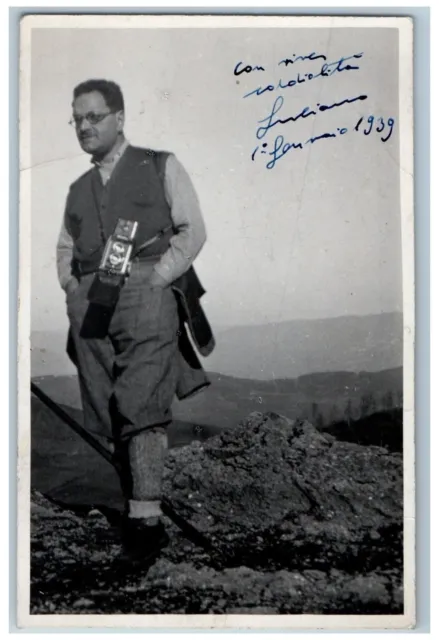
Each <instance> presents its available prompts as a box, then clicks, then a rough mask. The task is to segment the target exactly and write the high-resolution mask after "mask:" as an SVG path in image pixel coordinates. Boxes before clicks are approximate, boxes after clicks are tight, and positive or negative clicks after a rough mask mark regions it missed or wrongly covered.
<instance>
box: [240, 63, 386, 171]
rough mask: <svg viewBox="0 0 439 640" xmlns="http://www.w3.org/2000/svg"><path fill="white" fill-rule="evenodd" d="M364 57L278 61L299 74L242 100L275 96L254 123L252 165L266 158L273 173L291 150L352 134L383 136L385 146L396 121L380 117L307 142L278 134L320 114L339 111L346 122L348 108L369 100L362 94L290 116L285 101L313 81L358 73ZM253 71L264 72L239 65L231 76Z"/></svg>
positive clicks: (364, 119) (367, 118) (261, 87)
mask: <svg viewBox="0 0 439 640" xmlns="http://www.w3.org/2000/svg"><path fill="white" fill-rule="evenodd" d="M363 56H364V53H363V52H360V53H354V54H351V55H348V56H341V57H340V58H338V59H337V60H333V61H329V62H328V59H327V56H326V55H325V54H323V53H317V52H315V51H313V52H311V53H307V54H305V55H296V54H295V53H293V54H292V55H291V57H285V58H283V59H282V60H280V61H279V62H278V64H277V66H278V67H284V68H290V67H291V66H292V65H293V67H294V69H293V70H294V72H295V69H296V67H297V68H300V70H298V71H297V73H296V72H295V75H294V76H293V77H290V78H289V79H286V78H280V79H279V80H278V81H277V83H270V84H261V85H259V86H257V87H255V88H254V89H252V90H251V91H249V92H247V93H246V94H245V95H244V96H243V98H244V99H248V98H250V97H253V98H255V97H256V98H257V97H259V96H262V95H264V94H266V93H271V92H277V93H278V95H277V97H276V99H275V100H274V102H273V104H272V106H271V108H270V111H269V113H268V115H266V116H265V117H263V118H261V119H259V120H257V121H256V123H255V124H256V131H255V133H256V139H257V141H258V144H257V145H256V147H255V148H254V150H253V152H252V154H251V160H252V161H253V162H255V161H256V159H257V158H258V157H259V156H265V160H266V164H265V167H266V168H267V169H273V168H274V167H275V166H276V165H277V163H278V162H279V160H280V159H281V158H283V157H284V156H285V155H287V154H288V153H289V152H290V151H292V150H302V149H304V148H306V146H307V145H313V144H315V143H316V142H321V141H324V140H335V139H337V138H340V137H342V136H345V135H346V134H352V133H355V134H356V135H361V134H362V135H365V136H369V135H370V134H371V133H372V132H374V133H376V134H382V135H380V140H381V142H383V143H385V142H387V141H388V140H389V139H390V137H391V135H392V133H393V129H394V126H395V119H394V118H392V117H387V118H384V117H383V116H381V115H380V116H375V115H363V116H361V117H360V118H359V119H358V120H357V122H356V123H355V122H354V123H352V120H351V121H350V122H349V120H347V121H346V120H345V122H344V123H343V126H339V127H336V128H335V129H333V130H331V131H323V132H322V133H318V134H316V135H314V136H312V137H310V138H308V139H306V140H295V141H288V140H286V139H285V135H286V134H284V133H283V132H282V133H281V131H280V129H281V127H282V128H283V127H284V126H285V125H289V126H288V131H289V130H290V129H292V128H293V126H294V125H295V124H296V123H297V122H298V121H301V120H306V119H307V118H312V119H314V118H319V119H321V118H322V115H321V114H324V113H325V112H328V111H332V110H337V111H338V110H339V109H340V115H342V114H343V115H344V117H345V118H348V117H349V107H350V106H351V105H352V104H354V103H358V104H360V103H362V102H365V101H367V99H368V96H367V95H366V94H365V93H359V94H358V95H353V96H352V95H351V96H340V98H339V99H338V100H335V101H331V102H328V103H326V102H323V100H322V101H321V102H318V103H316V104H314V105H309V104H308V105H306V104H305V105H304V106H303V107H302V108H301V109H297V108H296V109H295V110H294V112H293V113H291V112H290V113H288V110H287V107H285V97H287V96H288V95H290V90H291V88H293V87H296V91H297V92H298V91H302V90H300V89H299V87H300V85H304V84H306V83H307V82H310V81H312V80H317V79H318V78H324V79H327V78H331V77H333V76H335V75H337V74H340V73H343V72H357V71H359V70H360V64H359V61H360V60H361V59H362V58H363ZM311 63H314V65H316V64H317V65H318V66H317V67H316V68H314V69H313V70H311V68H304V65H305V64H306V65H310V64H311ZM255 71H257V72H259V73H260V72H265V68H264V67H262V66H260V65H252V64H244V63H243V62H239V63H238V64H237V65H236V66H235V68H234V75H235V76H236V75H241V74H243V73H246V74H253V73H254V72H255ZM287 90H288V91H287ZM297 95H299V94H297ZM296 98H297V96H296ZM357 117H358V116H357ZM340 124H342V123H340ZM273 132H274V133H275V134H276V137H275V138H274V139H271V140H270V137H271V134H272V133H273ZM262 141H263V142H262Z"/></svg>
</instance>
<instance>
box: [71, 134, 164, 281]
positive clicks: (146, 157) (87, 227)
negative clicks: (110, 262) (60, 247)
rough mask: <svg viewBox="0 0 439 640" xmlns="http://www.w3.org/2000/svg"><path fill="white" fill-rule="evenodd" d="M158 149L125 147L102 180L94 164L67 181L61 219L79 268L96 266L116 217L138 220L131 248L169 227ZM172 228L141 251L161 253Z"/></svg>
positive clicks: (84, 269)
mask: <svg viewBox="0 0 439 640" xmlns="http://www.w3.org/2000/svg"><path fill="white" fill-rule="evenodd" d="M156 155H157V154H156V153H155V152H154V151H151V150H149V149H141V148H138V147H131V146H129V147H127V149H126V150H125V152H124V154H123V155H122V157H121V158H120V160H119V162H118V163H117V165H116V167H115V168H114V171H113V173H112V175H111V179H110V180H109V181H108V183H107V185H106V186H104V185H103V183H102V180H101V177H100V175H99V170H98V168H97V167H95V168H93V169H91V170H90V171H88V172H87V173H85V174H84V175H82V176H81V177H80V178H79V179H78V180H76V182H74V183H73V184H72V185H71V187H70V192H69V195H68V198H67V205H66V216H65V224H66V228H67V230H68V231H69V233H70V235H71V236H72V238H73V241H74V249H73V260H74V263H75V264H76V265H79V268H80V270H81V271H84V272H86V271H90V270H93V269H96V268H97V267H98V265H99V262H100V260H101V257H102V253H103V250H104V247H105V243H106V241H107V239H108V237H109V236H110V235H111V233H112V232H113V231H114V228H115V226H116V223H117V220H118V218H126V219H128V220H136V221H137V222H138V223H139V226H138V229H137V235H136V240H135V245H134V252H136V248H137V247H139V246H140V245H141V244H143V243H144V242H146V241H147V240H149V239H150V238H152V237H154V236H155V235H156V234H157V233H158V232H159V231H162V230H163V229H166V227H169V226H171V227H172V218H171V212H170V209H169V206H168V203H167V202H166V199H165V194H164V189H163V183H162V179H161V177H160V175H159V171H158V167H157V162H156ZM172 233H173V231H172V228H171V229H170V231H169V232H168V233H166V234H165V235H164V236H163V237H162V238H160V239H159V240H158V241H156V242H154V244H152V245H150V246H149V247H148V248H146V249H144V250H143V251H142V252H141V256H142V257H148V255H150V256H160V255H161V254H163V253H164V252H165V251H166V250H167V248H168V246H169V238H170V237H171V236H172Z"/></svg>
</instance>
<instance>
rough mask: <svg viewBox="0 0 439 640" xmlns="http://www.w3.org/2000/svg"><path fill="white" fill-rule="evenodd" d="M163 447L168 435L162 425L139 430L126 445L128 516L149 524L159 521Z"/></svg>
mask: <svg viewBox="0 0 439 640" xmlns="http://www.w3.org/2000/svg"><path fill="white" fill-rule="evenodd" d="M167 450H168V435H167V432H166V429H165V428H164V427H156V428H154V429H149V430H146V431H142V432H141V433H139V434H138V435H135V436H133V437H132V438H131V440H130V442H129V444H128V458H129V464H130V469H131V478H132V498H131V499H130V501H129V512H128V516H129V517H130V518H141V519H142V520H145V522H146V524H151V525H154V524H157V523H158V522H159V518H160V516H161V515H162V510H161V506H160V504H161V499H162V486H163V471H164V467H165V459H166V453H167Z"/></svg>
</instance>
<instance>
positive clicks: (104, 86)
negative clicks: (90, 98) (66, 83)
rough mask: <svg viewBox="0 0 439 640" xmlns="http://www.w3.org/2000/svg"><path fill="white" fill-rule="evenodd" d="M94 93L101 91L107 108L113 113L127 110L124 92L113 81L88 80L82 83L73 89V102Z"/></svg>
mask: <svg viewBox="0 0 439 640" xmlns="http://www.w3.org/2000/svg"><path fill="white" fill-rule="evenodd" d="M92 91H99V93H100V94H102V97H103V98H104V100H105V102H106V104H107V107H108V108H109V109H111V111H124V110H125V105H124V101H123V95H122V91H121V89H120V87H119V85H118V84H116V83H115V82H112V81H111V80H86V81H85V82H81V84H78V85H77V86H76V87H75V88H74V89H73V100H76V98H79V96H82V95H83V94H84V93H91V92H92Z"/></svg>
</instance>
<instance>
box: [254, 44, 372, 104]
mask: <svg viewBox="0 0 439 640" xmlns="http://www.w3.org/2000/svg"><path fill="white" fill-rule="evenodd" d="M310 55H311V54H310ZM362 57H363V53H355V54H353V55H352V56H348V57H347V58H344V57H341V58H340V59H339V60H334V62H325V63H324V64H323V65H322V67H321V69H320V71H319V72H318V73H303V74H300V73H298V74H297V76H295V78H291V80H289V81H288V82H286V83H285V82H283V81H282V78H281V79H280V80H279V82H278V83H277V85H276V86H275V85H274V84H267V85H266V86H265V87H262V86H259V87H256V89H253V90H252V91H249V93H246V94H245V95H244V96H243V97H244V98H249V97H250V96H252V95H256V96H261V95H263V94H264V93H266V92H267V91H270V92H271V91H279V89H287V88H289V87H295V86H296V85H299V84H303V83H304V82H309V81H310V80H315V79H316V78H320V77H324V78H329V77H330V76H333V75H334V74H336V73H341V72H342V71H355V70H358V69H359V68H360V67H359V66H357V65H355V66H354V65H352V64H346V63H347V61H348V60H353V59H359V58H362ZM279 64H280V63H279Z"/></svg>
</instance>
